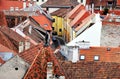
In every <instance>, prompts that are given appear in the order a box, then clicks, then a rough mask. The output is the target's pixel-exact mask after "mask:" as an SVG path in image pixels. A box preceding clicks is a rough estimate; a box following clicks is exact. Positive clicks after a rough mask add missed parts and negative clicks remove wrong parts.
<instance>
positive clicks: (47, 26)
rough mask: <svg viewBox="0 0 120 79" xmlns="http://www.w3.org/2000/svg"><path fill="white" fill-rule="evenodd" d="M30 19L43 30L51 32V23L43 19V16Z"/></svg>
mask: <svg viewBox="0 0 120 79" xmlns="http://www.w3.org/2000/svg"><path fill="white" fill-rule="evenodd" d="M32 18H33V19H34V20H35V21H36V22H37V23H39V25H40V26H41V27H42V28H44V29H45V30H52V23H51V21H50V20H49V19H47V17H45V16H44V15H43V14H41V15H39V16H32Z"/></svg>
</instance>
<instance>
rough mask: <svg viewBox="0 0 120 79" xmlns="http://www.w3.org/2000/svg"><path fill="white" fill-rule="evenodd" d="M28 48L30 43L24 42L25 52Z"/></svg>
mask: <svg viewBox="0 0 120 79" xmlns="http://www.w3.org/2000/svg"><path fill="white" fill-rule="evenodd" d="M29 48H30V42H29V41H25V50H27V49H29Z"/></svg>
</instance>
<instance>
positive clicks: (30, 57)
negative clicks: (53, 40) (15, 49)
mask: <svg viewBox="0 0 120 79" xmlns="http://www.w3.org/2000/svg"><path fill="white" fill-rule="evenodd" d="M41 49H42V44H41V43H40V44H38V45H36V46H33V47H31V48H30V49H28V50H26V51H24V52H21V53H20V54H18V55H19V56H20V57H21V58H22V59H24V60H25V61H26V62H27V63H29V64H32V62H33V61H34V59H35V57H36V55H37V54H38V53H39V50H41Z"/></svg>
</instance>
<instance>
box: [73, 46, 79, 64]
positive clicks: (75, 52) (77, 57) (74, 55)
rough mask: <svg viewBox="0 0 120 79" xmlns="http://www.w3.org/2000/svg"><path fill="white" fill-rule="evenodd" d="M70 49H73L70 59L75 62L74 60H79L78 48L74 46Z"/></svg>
mask: <svg viewBox="0 0 120 79" xmlns="http://www.w3.org/2000/svg"><path fill="white" fill-rule="evenodd" d="M72 49H73V59H72V62H73V63H75V62H77V61H79V49H78V47H76V46H74V47H73V48H72Z"/></svg>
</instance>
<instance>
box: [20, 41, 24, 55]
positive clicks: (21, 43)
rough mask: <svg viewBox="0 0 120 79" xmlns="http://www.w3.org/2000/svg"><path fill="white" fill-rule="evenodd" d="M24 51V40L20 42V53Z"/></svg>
mask: <svg viewBox="0 0 120 79" xmlns="http://www.w3.org/2000/svg"><path fill="white" fill-rule="evenodd" d="M23 51H24V42H22V41H21V42H19V53H20V52H23Z"/></svg>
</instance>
